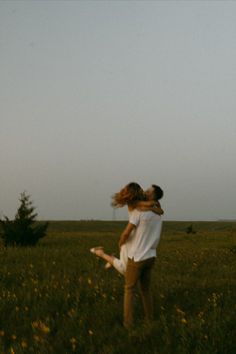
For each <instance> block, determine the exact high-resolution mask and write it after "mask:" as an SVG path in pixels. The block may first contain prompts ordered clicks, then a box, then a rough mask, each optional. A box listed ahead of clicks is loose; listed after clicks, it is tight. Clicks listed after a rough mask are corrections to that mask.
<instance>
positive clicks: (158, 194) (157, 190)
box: [145, 184, 164, 200]
mask: <svg viewBox="0 0 236 354" xmlns="http://www.w3.org/2000/svg"><path fill="white" fill-rule="evenodd" d="M145 195H146V198H147V199H148V200H159V199H161V198H162V197H163V195H164V192H163V190H162V189H161V187H159V186H157V185H156V184H152V185H151V187H149V188H148V189H147V190H146V192H145Z"/></svg>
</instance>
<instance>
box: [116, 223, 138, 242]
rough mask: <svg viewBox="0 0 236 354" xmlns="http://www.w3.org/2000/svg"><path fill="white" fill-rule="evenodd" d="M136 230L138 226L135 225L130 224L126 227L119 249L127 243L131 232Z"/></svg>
mask: <svg viewBox="0 0 236 354" xmlns="http://www.w3.org/2000/svg"><path fill="white" fill-rule="evenodd" d="M135 228H136V226H135V225H134V224H131V223H130V222H129V223H128V225H127V226H126V228H125V229H124V231H123V232H122V234H121V236H120V240H119V247H121V246H122V245H123V244H124V243H125V242H126V241H127V239H128V238H129V236H130V234H131V232H132V231H133V230H134V229H135Z"/></svg>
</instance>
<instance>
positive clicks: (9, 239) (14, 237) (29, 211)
mask: <svg viewBox="0 0 236 354" xmlns="http://www.w3.org/2000/svg"><path fill="white" fill-rule="evenodd" d="M34 211H35V207H34V206H33V205H32V202H31V201H30V196H29V195H27V194H26V193H25V192H23V193H21V197H20V207H19V208H18V210H17V213H16V215H15V219H14V220H9V219H8V217H6V216H5V217H4V220H0V225H1V226H2V233H1V237H2V238H3V241H4V244H5V246H8V245H15V246H34V245H36V243H37V242H38V241H39V239H40V238H42V237H44V236H45V235H46V231H47V227H48V223H37V222H36V217H37V214H36V213H35V212H34Z"/></svg>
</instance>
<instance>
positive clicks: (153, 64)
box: [0, 0, 236, 220]
mask: <svg viewBox="0 0 236 354" xmlns="http://www.w3.org/2000/svg"><path fill="white" fill-rule="evenodd" d="M0 123H1V125H0V127H1V129H0V166H1V174H0V201H1V204H0V216H3V215H7V216H8V217H13V216H14V215H15V213H16V209H17V207H18V206H19V201H18V199H19V196H20V193H21V192H23V191H24V190H26V191H27V192H28V193H29V194H30V195H31V198H32V200H33V202H34V205H35V206H36V207H37V209H36V210H37V212H38V218H39V219H44V220H45V219H67V220H70V219H73V220H77V219H108V220H109V219H112V217H113V212H112V208H111V206H110V201H111V195H112V194H113V193H115V192H117V191H119V190H120V188H121V187H123V186H124V185H126V184H127V183H129V182H131V181H136V182H138V183H140V184H141V185H142V187H143V188H144V189H145V188H147V187H148V186H149V185H150V184H152V183H155V184H158V185H160V186H161V187H162V188H163V190H164V193H165V195H164V198H163V200H162V201H161V203H162V206H163V208H164V209H165V217H164V219H165V220H216V219H218V218H225V219H236V187H235V180H236V1H21V0H17V1H0ZM125 218H127V210H126V208H124V209H122V210H117V211H116V219H125Z"/></svg>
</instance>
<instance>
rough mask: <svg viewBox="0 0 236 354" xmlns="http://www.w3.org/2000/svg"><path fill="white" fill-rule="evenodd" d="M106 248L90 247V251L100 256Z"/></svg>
mask: <svg viewBox="0 0 236 354" xmlns="http://www.w3.org/2000/svg"><path fill="white" fill-rule="evenodd" d="M103 249H104V248H103V247H101V246H98V247H93V248H90V252H92V253H94V254H95V255H96V256H98V257H102V256H103V254H104V250H103Z"/></svg>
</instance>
